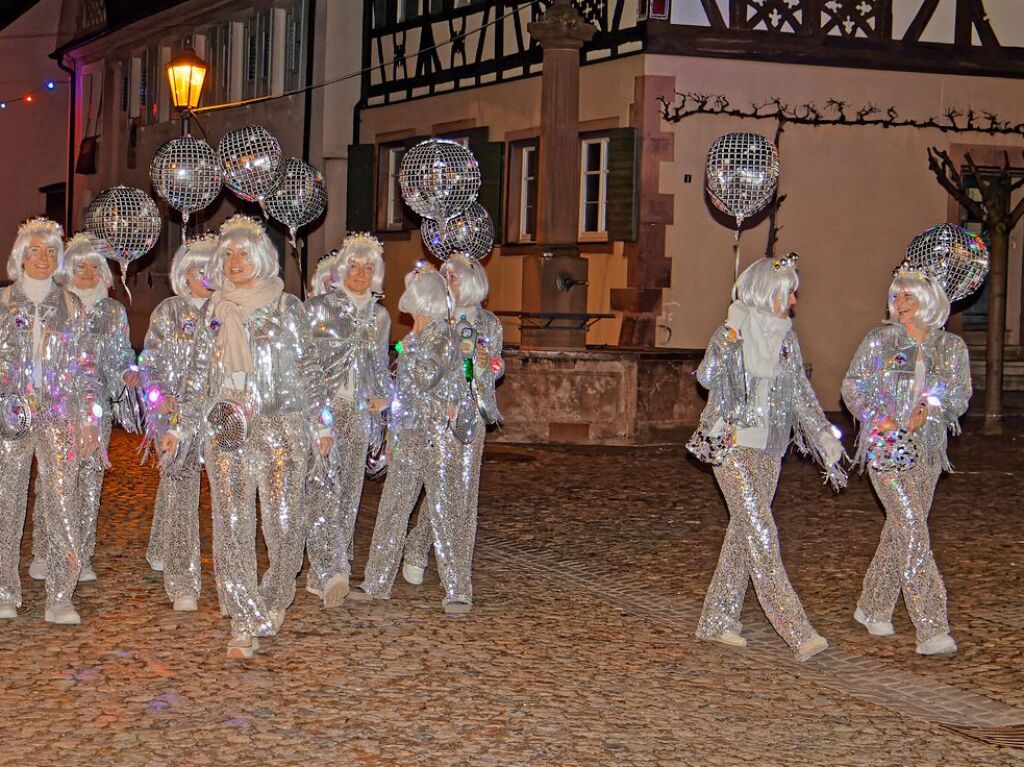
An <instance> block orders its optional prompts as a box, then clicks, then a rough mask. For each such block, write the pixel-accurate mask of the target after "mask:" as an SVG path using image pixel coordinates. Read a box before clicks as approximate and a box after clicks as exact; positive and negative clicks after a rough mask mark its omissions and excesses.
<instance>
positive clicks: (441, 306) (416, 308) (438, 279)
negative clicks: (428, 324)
mask: <svg viewBox="0 0 1024 767" xmlns="http://www.w3.org/2000/svg"><path fill="white" fill-rule="evenodd" d="M398 310H399V311H400V312H405V313H406V314H409V315H412V316H414V317H416V316H424V317H430V318H431V319H434V320H440V319H444V318H445V317H447V316H448V286H447V285H446V284H445V281H444V277H442V276H441V275H440V274H439V273H438V272H437V271H436V270H434V269H413V270H412V271H411V272H409V273H408V274H407V275H405V292H404V293H402V297H401V298H400V299H398Z"/></svg>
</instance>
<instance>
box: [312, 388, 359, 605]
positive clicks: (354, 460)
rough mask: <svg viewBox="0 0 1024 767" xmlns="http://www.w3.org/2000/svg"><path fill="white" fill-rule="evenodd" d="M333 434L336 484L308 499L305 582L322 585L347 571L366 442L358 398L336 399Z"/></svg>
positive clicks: (333, 408)
mask: <svg viewBox="0 0 1024 767" xmlns="http://www.w3.org/2000/svg"><path fill="white" fill-rule="evenodd" d="M331 412H332V413H333V415H334V439H335V444H336V445H337V448H336V449H337V453H338V469H337V475H336V476H335V479H334V483H333V484H332V485H330V486H329V487H326V488H319V489H317V490H316V491H314V492H312V493H310V494H309V495H308V496H307V498H306V505H307V508H308V509H309V510H310V519H311V523H310V528H309V539H308V540H307V541H306V553H307V554H308V556H309V574H308V576H307V580H306V582H307V586H309V587H311V588H314V589H317V590H320V589H322V588H323V585H324V583H326V582H327V581H328V580H329V579H330V578H331V576H333V575H336V574H338V573H344V574H345V575H348V574H349V572H350V570H351V565H350V560H351V558H352V536H353V535H354V534H355V529H356V516H357V515H358V513H359V499H360V496H361V495H362V493H363V477H365V476H366V451H367V450H368V448H369V443H370V424H369V419H368V418H367V415H366V411H365V410H362V409H360V408H359V407H358V406H357V405H356V403H354V402H352V401H350V400H346V399H342V398H340V397H338V398H336V399H335V400H334V402H333V403H332V405H331Z"/></svg>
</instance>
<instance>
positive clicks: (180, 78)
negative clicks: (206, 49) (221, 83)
mask: <svg viewBox="0 0 1024 767" xmlns="http://www.w3.org/2000/svg"><path fill="white" fill-rule="evenodd" d="M167 79H168V80H169V81H170V84H171V101H172V103H173V104H174V108H175V109H177V110H178V111H179V112H181V135H183V136H185V135H188V132H189V116H190V115H191V113H192V110H193V109H195V108H196V107H197V106H199V98H200V96H202V93H203V81H204V80H205V79H206V62H205V61H203V60H202V59H201V58H199V57H198V56H196V54H195V51H193V50H191V49H186V50H184V51H182V52H181V53H179V54H178V55H177V56H175V57H174V58H173V59H171V60H170V61H169V62H167Z"/></svg>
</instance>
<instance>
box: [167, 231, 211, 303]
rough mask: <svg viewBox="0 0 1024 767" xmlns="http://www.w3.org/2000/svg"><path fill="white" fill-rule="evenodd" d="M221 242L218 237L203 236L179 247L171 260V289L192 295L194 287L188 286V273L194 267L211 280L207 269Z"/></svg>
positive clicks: (185, 294) (183, 294) (177, 292)
mask: <svg viewBox="0 0 1024 767" xmlns="http://www.w3.org/2000/svg"><path fill="white" fill-rule="evenodd" d="M219 244H220V241H219V240H218V239H217V238H216V237H202V238H200V239H198V240H191V241H189V242H186V243H184V244H182V246H181V247H179V248H178V250H177V251H176V252H175V254H174V258H173V259H172V260H171V289H172V290H173V291H174V293H175V295H178V296H185V297H190V296H191V295H192V289H191V288H190V287H189V286H188V273H189V272H190V271H192V270H193V269H198V270H199V271H200V272H201V273H202V275H203V276H204V277H205V278H206V280H207V281H209V280H210V274H209V273H208V271H207V270H208V268H209V266H210V262H211V261H212V260H213V257H214V254H215V253H216V252H217V246H218V245H219Z"/></svg>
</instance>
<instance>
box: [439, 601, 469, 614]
mask: <svg viewBox="0 0 1024 767" xmlns="http://www.w3.org/2000/svg"><path fill="white" fill-rule="evenodd" d="M472 609H473V605H472V604H471V603H469V602H449V603H448V604H446V605H445V606H444V614H445V615H468V614H469V611H470V610H472Z"/></svg>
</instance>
